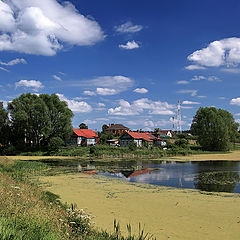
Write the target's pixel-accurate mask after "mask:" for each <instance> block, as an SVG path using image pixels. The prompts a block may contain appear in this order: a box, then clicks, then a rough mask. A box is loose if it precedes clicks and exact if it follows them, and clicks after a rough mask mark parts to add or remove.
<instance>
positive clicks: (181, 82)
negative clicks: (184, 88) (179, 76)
mask: <svg viewBox="0 0 240 240" xmlns="http://www.w3.org/2000/svg"><path fill="white" fill-rule="evenodd" d="M177 84H183V85H186V84H189V81H184V80H183V81H177Z"/></svg>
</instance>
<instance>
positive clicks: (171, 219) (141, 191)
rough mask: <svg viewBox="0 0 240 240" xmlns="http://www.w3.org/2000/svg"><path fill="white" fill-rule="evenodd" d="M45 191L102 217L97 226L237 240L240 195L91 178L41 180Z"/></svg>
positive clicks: (170, 236) (179, 236)
mask: <svg viewBox="0 0 240 240" xmlns="http://www.w3.org/2000/svg"><path fill="white" fill-rule="evenodd" d="M41 181H42V182H44V183H45V184H44V185H43V187H44V188H45V189H47V190H49V191H52V192H54V193H56V194H59V195H60V196H61V198H62V201H63V202H68V203H76V204H77V205H78V207H79V208H83V209H85V210H86V211H87V212H89V213H91V214H93V215H94V216H96V217H95V218H94V220H93V221H94V222H96V226H97V227H99V228H103V229H108V230H112V225H113V220H114V219H117V220H119V221H120V223H121V226H122V228H124V229H125V226H126V224H127V223H131V224H132V226H133V228H134V229H137V226H138V223H139V222H140V223H142V224H144V225H145V230H146V231H148V232H151V233H153V234H154V236H156V237H157V239H159V240H165V239H174V240H177V239H182V240H198V239H199V240H203V239H206V240H220V239H224V240H235V239H236V240H237V239H239V236H240V195H239V194H217V193H216V194H203V193H200V192H199V191H195V190H181V189H174V188H164V187H157V186H152V185H143V184H132V183H126V182H123V181H120V180H116V179H109V178H105V177H101V176H87V175H85V174H76V175H62V176H50V177H41Z"/></svg>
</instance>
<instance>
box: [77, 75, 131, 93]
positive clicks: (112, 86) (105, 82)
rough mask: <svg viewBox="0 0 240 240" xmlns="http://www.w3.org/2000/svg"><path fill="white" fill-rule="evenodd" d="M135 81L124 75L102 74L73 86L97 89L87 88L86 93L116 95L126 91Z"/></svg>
mask: <svg viewBox="0 0 240 240" xmlns="http://www.w3.org/2000/svg"><path fill="white" fill-rule="evenodd" d="M133 83H134V81H133V80H132V79H131V78H128V77H124V76H102V77H97V78H94V79H90V80H87V81H82V82H80V83H77V84H73V85H72V86H84V87H91V88H94V87H95V90H85V91H84V92H83V93H84V94H85V95H89V96H94V95H103V96H107V95H115V94H118V93H120V92H123V91H126V90H127V89H128V88H130V87H132V85H133Z"/></svg>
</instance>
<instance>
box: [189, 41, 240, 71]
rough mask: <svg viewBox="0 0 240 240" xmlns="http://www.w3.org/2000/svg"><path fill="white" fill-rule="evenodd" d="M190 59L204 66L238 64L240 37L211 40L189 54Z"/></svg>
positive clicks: (239, 60) (239, 59) (239, 58)
mask: <svg viewBox="0 0 240 240" xmlns="http://www.w3.org/2000/svg"><path fill="white" fill-rule="evenodd" d="M188 60H189V61H192V62H194V63H195V64H197V65H200V66H202V67H219V66H237V65H238V64H239V63H240V38H235V37H233V38H225V39H222V40H219V41H214V42H211V43H210V44H209V45H208V46H207V47H206V48H203V49H201V50H197V51H195V52H193V53H192V54H191V55H189V56H188Z"/></svg>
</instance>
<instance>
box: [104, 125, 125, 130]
mask: <svg viewBox="0 0 240 240" xmlns="http://www.w3.org/2000/svg"><path fill="white" fill-rule="evenodd" d="M122 129H123V130H128V129H129V128H127V127H125V126H124V125H122V124H111V125H110V127H109V128H108V130H122Z"/></svg>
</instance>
